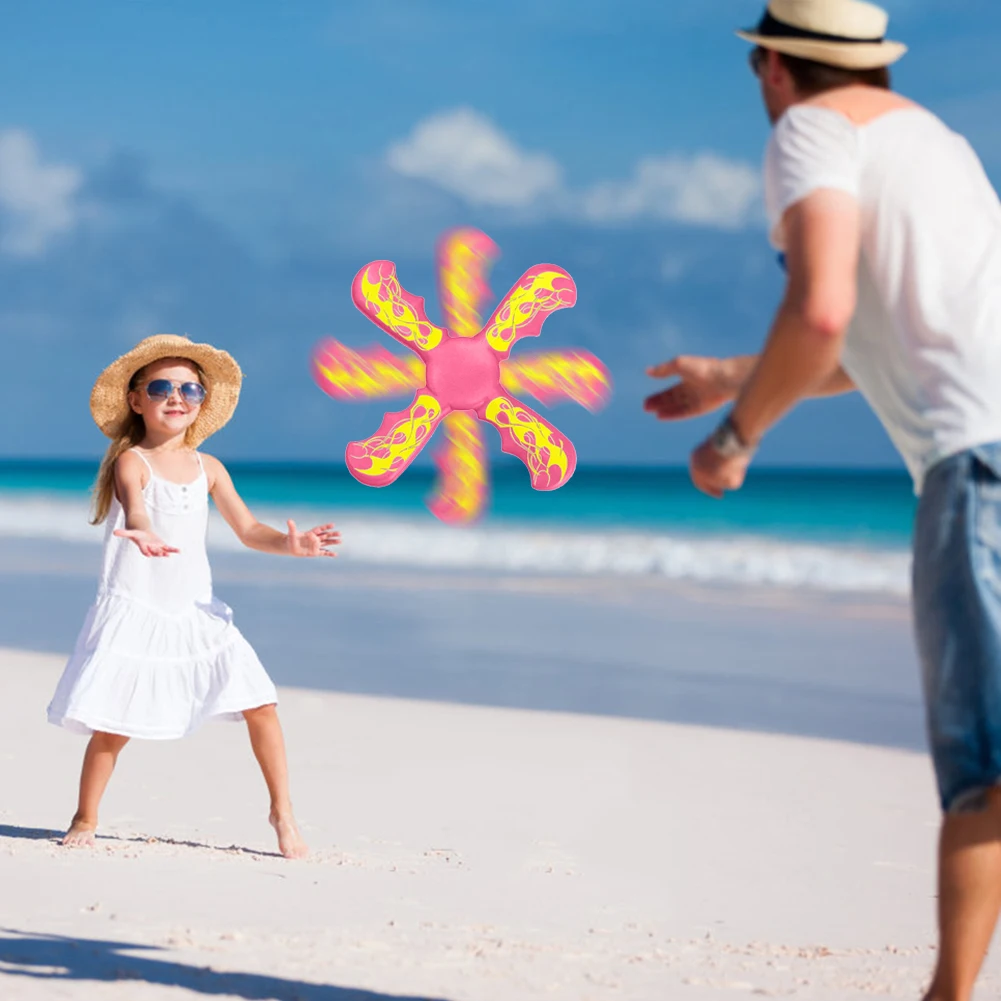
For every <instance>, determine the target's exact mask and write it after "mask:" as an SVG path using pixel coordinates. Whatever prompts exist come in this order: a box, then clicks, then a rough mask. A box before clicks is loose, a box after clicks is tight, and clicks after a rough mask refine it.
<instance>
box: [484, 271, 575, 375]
mask: <svg viewBox="0 0 1001 1001" xmlns="http://www.w3.org/2000/svg"><path fill="white" fill-rule="evenodd" d="M576 301H577V286H576V285H574V282H573V279H572V278H571V277H570V275H568V274H567V273H566V272H565V271H564V270H563V269H562V268H558V267H556V265H554V264H536V265H535V267H534V268H529V269H528V271H526V272H525V273H524V274H523V275H522V276H521V278H519V279H518V282H517V284H515V286H514V287H513V288H512V289H511V291H510V292H508V294H507V295H506V296H504V298H503V299H501V301H500V305H499V306H498V307H497V308H496V309H495V310H494V313H493V316H491V317H490V319H489V320H488V321H487V324H486V326H485V327H484V328H483V334H484V336H485V337H486V340H487V343H488V344H489V345H490V347H491V348H493V350H494V351H496V352H497V353H498V354H500V355H504V356H505V357H506V356H507V354H508V352H509V351H510V350H511V348H512V347H513V346H514V345H515V343H517V342H518V341H519V340H520V339H521V338H522V337H538V336H539V334H540V332H541V331H542V324H543V323H545V320H546V317H547V316H549V314H550V313H554V312H555V311H556V310H558V309H568V308H569V307H570V306H572V305H573V304H574V303H575V302H576Z"/></svg>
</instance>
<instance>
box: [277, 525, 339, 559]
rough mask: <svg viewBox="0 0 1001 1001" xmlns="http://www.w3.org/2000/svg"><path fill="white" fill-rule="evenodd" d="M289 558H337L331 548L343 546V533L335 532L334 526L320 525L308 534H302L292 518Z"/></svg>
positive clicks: (289, 526) (289, 533) (289, 532)
mask: <svg viewBox="0 0 1001 1001" xmlns="http://www.w3.org/2000/svg"><path fill="white" fill-rule="evenodd" d="M287 538H288V552H289V556H336V555H337V553H333V552H331V551H330V547H331V546H339V545H340V544H341V533H340V532H335V531H334V526H333V525H320V526H319V527H318V528H311V529H310V530H309V531H308V532H300V531H299V530H298V529H297V528H296V527H295V522H294V521H292V519H291V518H289V520H288V536H287Z"/></svg>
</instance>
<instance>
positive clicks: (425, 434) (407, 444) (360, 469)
mask: <svg viewBox="0 0 1001 1001" xmlns="http://www.w3.org/2000/svg"><path fill="white" fill-rule="evenodd" d="M447 413H448V411H447V410H446V409H445V408H444V407H443V406H442V405H441V403H439V402H438V400H436V399H435V398H434V397H433V396H432V395H431V394H430V393H428V392H427V390H425V389H421V390H420V391H419V392H418V393H417V395H416V396H415V397H414V401H413V403H411V404H410V406H409V407H407V409H406V410H400V411H398V412H397V413H395V414H386V416H385V417H384V418H383V419H382V424H380V425H379V430H378V431H376V433H375V434H374V435H372V437H371V438H366V439H365V441H352V442H349V443H348V447H347V449H346V450H345V453H344V461H345V462H346V463H347V467H348V471H349V472H350V473H351V475H352V476H353V477H354V478H355V479H356V480H358V482H359V483H367V484H368V485H369V486H372V487H385V486H388V485H389V484H390V483H393V482H394V481H395V480H396V479H397V478H398V477H399V476H400V474H401V473H402V472H403V471H404V470H405V469H406V468H407V466H409V465H410V463H411V462H413V461H414V459H415V458H416V456H417V455H418V453H419V452H420V450H421V449H422V448H423V447H424V446H425V445H426V444H427V443H428V442H429V441H430V440H431V436H432V435H433V434H434V431H435V428H436V427H437V426H438V424H439V423H440V422H441V419H442V418H443V417H444V416H446V414H447Z"/></svg>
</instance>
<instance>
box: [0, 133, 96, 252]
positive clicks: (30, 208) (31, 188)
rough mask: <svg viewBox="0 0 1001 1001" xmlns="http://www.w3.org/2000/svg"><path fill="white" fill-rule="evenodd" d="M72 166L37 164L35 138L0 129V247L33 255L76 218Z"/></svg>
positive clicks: (76, 184)
mask: <svg viewBox="0 0 1001 1001" xmlns="http://www.w3.org/2000/svg"><path fill="white" fill-rule="evenodd" d="M82 179H83V178H82V175H81V173H80V171H79V170H77V169H76V168H75V167H68V166H62V165H49V164H43V163H42V162H41V160H40V158H39V154H38V147H37V145H36V144H35V140H34V139H33V138H32V137H31V136H30V135H28V133H27V132H23V131H21V130H20V129H8V130H6V131H4V132H0V251H2V252H3V253H6V254H9V255H11V256H13V257H37V256H38V255H39V254H41V253H42V252H43V251H44V250H45V247H46V245H47V244H48V242H49V240H50V239H51V238H52V237H53V236H56V235H57V234H59V233H63V232H65V231H67V230H69V229H71V228H72V226H73V225H74V223H75V222H76V220H77V207H76V205H75V204H74V196H75V195H76V192H77V191H78V189H79V188H80V184H81V182H82Z"/></svg>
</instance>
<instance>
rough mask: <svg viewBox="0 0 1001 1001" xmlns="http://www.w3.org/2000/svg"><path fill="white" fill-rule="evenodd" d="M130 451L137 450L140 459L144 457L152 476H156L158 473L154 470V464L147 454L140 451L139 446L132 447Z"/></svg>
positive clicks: (143, 459)
mask: <svg viewBox="0 0 1001 1001" xmlns="http://www.w3.org/2000/svg"><path fill="white" fill-rule="evenodd" d="M129 451H130V452H135V454H136V455H138V456H139V458H140V459H142V461H143V463H144V464H145V465H146V468H147V469H148V470H149V474H150V476H156V473H154V472H153V464H152V463H151V462H150V461H149V459H147V458H146V456H145V455H143V454H142V452H140V451H139V449H138V448H130V449H129Z"/></svg>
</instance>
